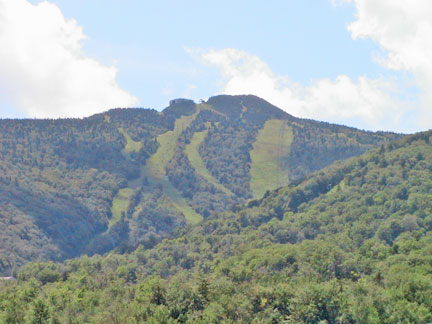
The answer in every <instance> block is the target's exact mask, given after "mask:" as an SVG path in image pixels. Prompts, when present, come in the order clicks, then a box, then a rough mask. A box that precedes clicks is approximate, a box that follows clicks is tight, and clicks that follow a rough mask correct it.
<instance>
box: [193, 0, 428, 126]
mask: <svg viewBox="0 0 432 324" xmlns="http://www.w3.org/2000/svg"><path fill="white" fill-rule="evenodd" d="M331 2H332V3H333V4H334V5H338V4H341V3H351V4H353V5H354V6H355V9H356V18H355V21H353V22H352V23H350V24H349V25H348V31H349V32H350V33H351V35H352V37H353V39H354V40H357V39H361V38H370V39H372V40H373V41H375V42H376V43H377V44H378V45H379V46H380V47H381V48H382V50H383V52H384V53H385V54H384V55H383V56H381V57H375V58H374V59H375V60H376V62H377V63H378V64H381V65H382V66H384V67H385V68H386V69H388V70H389V71H397V72H400V73H398V75H397V78H394V79H390V78H389V77H387V78H386V77H379V78H376V79H371V78H368V77H365V76H361V77H358V78H356V79H352V78H350V77H349V76H347V75H344V74H343V73H341V74H340V75H339V76H338V77H336V78H335V79H333V80H330V79H320V80H315V81H313V82H311V83H310V84H308V85H301V84H297V83H293V82H292V81H290V80H289V78H288V77H287V76H283V75H278V74H276V73H275V72H273V71H272V70H271V69H270V67H269V66H268V65H267V64H266V63H265V62H263V61H262V60H261V59H260V58H259V57H257V56H255V55H253V54H251V53H247V52H245V51H241V50H238V49H234V48H227V49H221V50H213V49H212V50H198V49H188V51H189V52H190V53H191V54H192V55H194V56H195V57H197V58H198V59H199V60H200V61H201V62H203V63H205V64H207V65H210V66H213V67H216V68H218V69H219V70H220V71H221V75H222V81H221V87H220V88H221V93H227V94H255V95H258V96H260V97H263V98H264V99H266V100H268V101H270V102H271V103H273V104H275V105H277V106H279V107H281V108H283V109H284V110H286V111H287V112H288V113H291V114H293V115H296V116H299V117H306V118H313V119H320V120H326V121H332V122H337V123H342V124H349V125H354V126H356V127H363V128H367V129H373V130H395V131H405V132H410V131H417V130H424V129H429V128H432V127H431V125H432V37H431V35H432V1H430V0H412V1H404V0H331ZM341 72H343V71H341ZM407 88H409V89H407ZM413 88H414V89H415V90H416V91H413Z"/></svg>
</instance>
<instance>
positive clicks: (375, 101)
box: [0, 0, 432, 132]
mask: <svg viewBox="0 0 432 324" xmlns="http://www.w3.org/2000/svg"><path fill="white" fill-rule="evenodd" d="M413 3H414V7H416V6H417V7H418V11H419V12H415V13H412V10H411V9H409V10H408V9H407V8H408V6H406V5H404V4H403V3H402V2H401V1H399V0H398V1H393V2H392V1H390V0H374V1H372V0H353V1H348V0H344V1H337V3H336V2H335V1H328V0H283V1H270V2H267V3H264V2H262V1H243V0H239V1H202V0H201V1H182V2H180V1H138V0H127V1H120V0H103V1H102V0H91V1H88V0H74V1H70V0H67V1H66V0H50V1H48V2H47V1H38V0H32V1H28V0H0V13H1V11H2V10H3V13H6V14H5V15H4V16H5V17H6V19H4V20H3V21H2V20H1V18H0V29H1V27H2V26H3V29H4V30H5V31H6V32H4V34H5V35H6V36H7V35H8V32H9V33H10V35H17V36H13V37H6V36H4V37H3V38H2V37H1V33H0V45H2V47H3V45H5V46H7V47H10V48H14V49H16V50H15V52H13V51H12V50H11V51H10V53H7V54H5V57H4V58H3V61H5V62H6V63H4V64H3V66H2V65H1V63H0V74H2V75H3V76H4V77H3V80H2V78H1V77H0V91H1V92H0V117H17V118H21V117H38V118H41V117H52V118H56V117H82V116H87V115H89V114H92V113H95V112H99V111H103V110H106V109H108V108H110V107H116V106H122V107H125V106H139V107H151V108H155V109H158V110H161V109H163V108H164V107H165V106H166V105H167V102H168V101H169V100H170V99H172V98H177V97H189V98H192V99H195V100H198V99H201V98H204V99H206V98H208V97H210V96H212V95H216V94H220V93H229V94H243V93H252V94H256V95H259V96H261V97H263V98H264V99H266V100H268V101H270V102H272V103H274V104H276V105H277V106H279V107H281V108H283V109H284V110H286V111H287V112H289V113H291V114H293V115H296V116H299V117H306V118H314V119H319V120H325V121H331V122H337V123H342V124H348V125H350V126H355V127H360V128H365V129H372V130H378V129H388V130H394V131H404V132H412V131H417V130H423V129H428V128H429V127H428V124H427V123H425V118H420V117H421V116H423V115H425V114H427V115H428V109H427V103H428V102H429V100H430V98H429V97H428V96H427V95H424V94H425V93H427V90H428V86H429V81H431V80H432V78H431V79H430V80H429V74H427V73H426V75H424V73H422V72H419V71H420V70H421V68H422V66H417V65H418V64H417V65H416V64H411V63H412V62H413V61H414V60H416V61H418V62H419V61H421V60H419V57H420V59H421V58H424V60H425V62H424V66H426V70H427V68H429V66H428V64H429V63H430V59H428V57H429V56H428V55H429V53H428V48H423V47H421V46H420V47H419V48H417V47H416V48H415V51H414V50H413V52H412V53H408V54H407V53H405V51H404V46H403V45H404V44H409V41H411V40H412V42H413V44H414V43H415V44H417V43H418V42H417V41H418V38H419V37H421V35H420V36H419V34H420V33H419V30H420V27H418V26H419V25H418V24H420V23H421V22H422V19H423V21H427V19H428V18H430V17H429V16H428V15H429V14H430V10H429V9H430V7H429V5H428V4H427V2H426V1H422V0H413ZM413 3H411V7H412V6H413ZM2 5H3V6H2ZM2 7H3V9H2ZM389 12H390V13H392V14H389ZM399 14H400V17H402V18H403V19H406V21H405V23H406V24H408V25H409V24H412V25H413V26H414V27H413V28H414V31H413V32H412V33H411V34H410V33H409V32H405V31H404V32H405V34H404V33H400V31H399V30H398V28H400V27H398V25H400V20H398V19H395V17H396V18H398V17H399V16H398V15H399ZM410 15H411V16H410ZM422 15H423V16H422ZM8 17H9V18H10V19H9V20H8V19H7V18H8ZM14 21H21V22H22V23H21V24H22V25H18V24H14ZM371 21H374V22H375V23H374V24H371ZM50 22H52V23H50ZM376 22H378V23H376ZM417 23H418V24H417ZM2 24H3V25H2ZM41 25H43V26H42V27H40V26H41ZM45 25H46V26H45ZM371 26H372V27H373V28H372V27H371ZM391 28H393V29H394V30H392V29H391ZM388 30H390V31H388ZM399 34H402V36H404V38H402V36H401V39H400V40H398V42H395V41H394V35H399ZM44 35H46V36H44ZM407 38H409V41H408V42H407ZM389 40H392V41H389ZM427 42H430V41H426V43H427ZM17 44H18V45H17ZM18 50H19V51H21V52H17V51H18ZM388 54H391V55H392V58H390V57H388V56H387V55H388ZM8 55H9V56H8ZM51 55H52V56H53V57H52V58H51V57H50V56H51ZM21 56H22V57H24V58H25V60H21V61H19V60H18V59H16V57H21ZM394 57H396V58H397V60H396V59H394ZM0 58H2V57H1V54H0ZM23 62H24V63H23ZM400 62H402V63H400ZM423 70H425V69H423ZM431 75H432V73H431ZM6 76H7V78H6ZM10 80H12V81H10ZM108 94H109V95H108ZM431 102H432V101H431ZM430 117H431V118H430V119H429V115H428V118H427V120H428V121H429V120H430V121H432V114H431V116H430Z"/></svg>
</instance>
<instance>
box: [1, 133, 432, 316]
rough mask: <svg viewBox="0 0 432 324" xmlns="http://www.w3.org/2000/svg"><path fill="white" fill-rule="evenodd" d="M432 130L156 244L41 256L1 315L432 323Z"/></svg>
mask: <svg viewBox="0 0 432 324" xmlns="http://www.w3.org/2000/svg"><path fill="white" fill-rule="evenodd" d="M430 135H431V133H423V134H420V135H414V136H409V137H407V138H405V139H402V140H400V141H397V142H392V143H391V145H388V146H387V145H386V146H384V147H383V149H382V150H380V149H377V150H374V151H371V152H369V153H367V154H365V155H363V156H361V157H358V158H353V159H350V160H348V161H345V162H340V163H337V164H335V165H332V166H330V167H328V168H326V169H324V170H322V171H319V172H317V173H314V174H312V175H310V176H308V177H307V178H306V179H304V180H303V181H300V182H298V183H296V184H291V185H290V186H287V187H284V188H280V189H277V190H275V191H272V192H269V193H267V194H266V195H265V197H263V198H262V199H260V200H257V201H253V202H252V203H250V204H249V207H243V208H237V210H236V211H233V212H225V213H220V214H217V215H211V216H209V217H208V218H207V219H205V220H204V221H203V222H201V223H200V224H198V225H196V226H193V227H188V228H186V229H183V230H180V231H179V232H178V233H177V234H176V235H173V236H172V237H171V238H170V239H166V240H163V241H162V242H160V243H158V244H156V245H154V246H153V247H145V246H144V245H141V246H140V247H139V248H138V249H136V250H135V251H134V252H133V253H131V254H125V255H121V254H117V253H110V254H109V255H107V256H105V257H101V256H93V257H82V258H79V259H75V260H70V261H68V262H66V263H65V264H55V263H37V264H29V265H27V266H26V267H24V268H23V269H21V270H20V272H19V275H18V282H6V281H5V282H0V318H1V320H3V322H5V323H32V321H33V320H34V318H36V319H43V320H46V319H48V318H50V319H51V320H52V319H53V318H54V317H53V316H54V314H55V316H56V317H55V319H56V321H58V322H59V323H69V322H72V323H95V324H98V323H107V322H108V323H317V324H318V323H334V324H336V323H338V324H355V323H359V324H360V323H372V324H373V323H377V324H392V323H418V324H421V323H428V322H430V321H432V284H431V283H432V257H431V252H432V218H431V216H430V215H431V214H432V199H431V198H432V197H431V192H432V191H431V189H432V173H431V170H432V146H430V144H429V140H428V139H429V137H430ZM390 148H391V149H390ZM419 152H420V153H422V159H418V153H419ZM383 161H385V162H386V163H383ZM383 176H385V177H386V182H385V184H383V183H382V181H381V179H382V177H383ZM28 305H32V306H31V307H28ZM42 323H43V322H42Z"/></svg>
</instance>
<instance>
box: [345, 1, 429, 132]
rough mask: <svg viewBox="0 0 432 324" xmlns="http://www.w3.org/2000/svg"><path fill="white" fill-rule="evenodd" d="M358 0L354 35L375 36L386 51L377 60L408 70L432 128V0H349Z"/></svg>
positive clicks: (423, 121) (423, 123)
mask: <svg viewBox="0 0 432 324" xmlns="http://www.w3.org/2000/svg"><path fill="white" fill-rule="evenodd" d="M344 2H349V3H354V5H355V6H356V9H357V17H356V21H354V22H353V23H351V24H350V25H349V26H348V30H349V31H350V32H351V34H352V37H353V38H354V39H359V38H371V39H373V40H374V41H375V42H377V43H378V44H379V45H380V46H381V47H382V48H383V49H384V50H385V52H386V55H385V56H383V57H378V58H377V62H378V63H380V64H382V65H383V66H385V67H386V68H388V69H390V70H394V71H402V72H408V73H409V74H410V75H412V76H413V78H414V81H415V83H416V86H417V87H418V88H419V90H420V106H419V110H420V111H419V112H418V118H417V119H418V123H419V126H420V127H421V128H424V129H430V128H432V127H431V126H432V37H431V35H432V1H430V0H410V1H404V0H379V1H378V0H351V1H348V0H345V1H344Z"/></svg>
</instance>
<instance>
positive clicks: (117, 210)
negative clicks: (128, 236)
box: [109, 188, 135, 228]
mask: <svg viewBox="0 0 432 324" xmlns="http://www.w3.org/2000/svg"><path fill="white" fill-rule="evenodd" d="M134 192H135V190H133V189H131V188H123V189H120V190H119V192H118V193H117V195H116V196H115V198H114V200H113V204H112V207H111V213H112V217H111V220H110V222H109V228H111V226H113V225H114V224H115V223H117V222H118V221H119V220H120V219H121V217H122V213H125V214H126V213H127V208H128V205H129V201H130V198H131V197H132V195H133V194H134Z"/></svg>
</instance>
